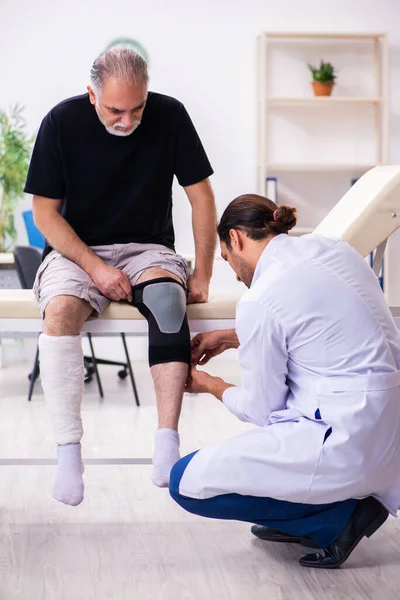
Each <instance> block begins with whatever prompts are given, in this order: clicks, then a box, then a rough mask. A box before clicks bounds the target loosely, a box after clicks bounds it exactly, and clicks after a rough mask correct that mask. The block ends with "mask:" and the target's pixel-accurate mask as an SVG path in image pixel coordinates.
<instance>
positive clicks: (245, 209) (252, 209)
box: [217, 194, 297, 250]
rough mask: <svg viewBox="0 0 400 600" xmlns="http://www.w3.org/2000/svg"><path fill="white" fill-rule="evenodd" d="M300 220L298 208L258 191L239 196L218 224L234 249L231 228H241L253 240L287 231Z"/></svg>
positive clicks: (229, 246)
mask: <svg viewBox="0 0 400 600" xmlns="http://www.w3.org/2000/svg"><path fill="white" fill-rule="evenodd" d="M296 222H297V218H296V209H295V208H291V207H289V206H278V205H276V204H275V202H272V200H269V199H268V198H265V197H264V196H259V195H258V194H243V195H242V196H238V197H237V198H235V199H234V200H232V202H231V203H230V204H228V206H227V207H226V209H225V211H224V213H223V215H222V217H221V220H220V222H219V225H218V229H217V232H218V236H219V239H220V240H221V242H224V243H225V244H226V246H227V248H228V249H229V250H230V249H231V247H232V246H231V239H230V235H229V231H230V230H231V229H238V230H239V231H243V232H244V233H245V234H246V235H247V236H248V237H249V238H250V239H252V240H262V239H264V238H266V237H268V236H270V235H279V234H280V233H287V232H288V231H290V229H292V228H293V227H294V226H295V225H296Z"/></svg>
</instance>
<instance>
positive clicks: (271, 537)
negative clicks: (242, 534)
mask: <svg viewBox="0 0 400 600" xmlns="http://www.w3.org/2000/svg"><path fill="white" fill-rule="evenodd" d="M251 533H252V534H253V535H255V536H256V537H258V538H260V540H267V542H282V543H284V544H301V545H302V546H305V547H306V548H320V546H318V544H317V543H316V542H314V540H312V539H311V538H310V537H308V536H307V537H301V536H297V535H292V534H291V533H285V532H284V531H279V529H272V528H271V527H263V526H262V525H253V527H252V528H251Z"/></svg>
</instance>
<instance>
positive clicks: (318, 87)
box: [308, 60, 336, 96]
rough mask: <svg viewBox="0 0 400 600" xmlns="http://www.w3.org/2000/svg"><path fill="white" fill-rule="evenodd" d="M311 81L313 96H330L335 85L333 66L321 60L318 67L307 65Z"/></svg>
mask: <svg viewBox="0 0 400 600" xmlns="http://www.w3.org/2000/svg"><path fill="white" fill-rule="evenodd" d="M308 68H309V69H310V71H311V73H312V76H313V81H312V86H313V89H314V94H315V96H330V95H331V93H332V90H333V86H334V85H335V79H336V73H335V68H334V67H333V66H332V65H331V63H329V62H324V61H323V60H321V62H320V65H319V67H318V68H317V67H314V66H313V65H310V64H309V65H308Z"/></svg>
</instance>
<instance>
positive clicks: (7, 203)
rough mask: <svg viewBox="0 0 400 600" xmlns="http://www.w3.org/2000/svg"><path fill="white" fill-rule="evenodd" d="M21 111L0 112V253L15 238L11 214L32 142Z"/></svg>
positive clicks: (15, 108)
mask: <svg viewBox="0 0 400 600" xmlns="http://www.w3.org/2000/svg"><path fill="white" fill-rule="evenodd" d="M22 111H23V108H22V107H20V106H18V105H16V106H15V107H14V108H13V109H12V110H11V111H10V112H9V114H7V113H6V112H5V111H3V110H0V252H6V251H7V250H9V249H10V248H11V246H12V245H13V243H14V242H15V238H16V230H15V225H14V212H15V208H16V206H17V202H18V200H19V199H20V198H21V196H22V195H23V189H24V184H25V179H26V175H27V171H28V166H29V157H30V154H31V149H32V143H33V139H32V138H31V137H29V136H28V135H27V133H26V131H25V126H26V123H25V119H24V118H23V116H22Z"/></svg>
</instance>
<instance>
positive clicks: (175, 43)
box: [0, 0, 400, 301]
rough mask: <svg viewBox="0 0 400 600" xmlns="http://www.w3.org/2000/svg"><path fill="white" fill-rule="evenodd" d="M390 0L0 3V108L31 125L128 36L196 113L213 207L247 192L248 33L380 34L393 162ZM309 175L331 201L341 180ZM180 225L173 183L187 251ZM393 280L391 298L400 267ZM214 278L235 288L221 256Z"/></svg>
mask: <svg viewBox="0 0 400 600" xmlns="http://www.w3.org/2000/svg"><path fill="white" fill-rule="evenodd" d="M398 7H399V3H398V1H397V0H380V1H379V2H378V1H375V0H350V1H349V0H336V2H334V3H333V2H332V1H331V0H329V1H328V0H303V1H302V2H299V1H297V0H281V1H280V2H276V0H219V1H218V0H201V1H197V2H195V1H193V0H164V1H163V0H152V1H147V2H146V1H145V0H140V1H139V0H118V2H109V1H106V0H69V1H68V2H65V1H64V0H63V1H62V2H60V1H59V0H35V1H34V2H30V1H28V0H0V56H1V57H2V60H1V78H0V105H1V106H2V107H7V106H9V105H11V104H12V103H15V102H20V103H22V104H24V105H25V106H26V110H25V114H26V117H27V119H28V123H29V129H30V130H31V131H34V130H36V129H37V128H38V126H39V124H40V121H41V118H42V117H43V116H44V114H45V113H46V111H47V110H49V109H50V108H51V107H52V106H53V105H54V104H55V103H57V102H58V101H60V100H62V99H64V98H66V97H68V96H71V95H74V94H79V93H82V92H84V91H85V87H86V85H87V83H88V72H89V69H90V65H91V63H92V61H93V59H94V57H95V56H96V55H97V54H98V53H100V52H101V51H102V50H103V48H104V47H105V45H107V44H108V43H109V42H110V41H111V40H112V39H113V38H115V37H121V36H129V37H133V38H134V39H137V40H138V41H140V42H141V43H142V44H143V45H144V46H145V48H146V49H147V51H148V53H149V57H150V61H149V70H150V76H151V89H154V90H156V91H159V92H163V93H166V94H170V95H173V96H176V97H177V98H179V99H180V100H181V101H183V102H184V104H185V105H186V107H187V109H188V111H189V113H190V114H191V116H192V118H193V120H194V122H195V125H196V127H197V129H198V131H199V133H200V136H201V138H202V140H203V143H204V145H205V147H206V150H207V153H208V155H209V158H210V160H211V162H212V165H213V167H214V170H215V175H214V176H213V178H212V180H213V186H214V189H215V192H216V198H217V203H218V208H219V212H220V213H221V211H222V210H223V208H224V207H225V206H226V204H227V203H228V202H229V201H230V200H231V199H232V198H234V197H235V196H237V195H238V194H241V193H244V192H250V191H255V189H256V169H255V167H256V102H255V95H256V37H257V35H258V34H259V33H261V32H262V31H267V30H269V31H271V30H281V31H282V30H283V31H290V30H294V31H299V30H300V31H321V30H322V31H326V30H334V31H384V32H387V33H388V34H389V41H390V62H391V68H390V94H391V103H390V104H391V117H390V155H389V157H390V161H391V162H393V163H395V162H400V135H399V133H400V108H399V107H400V82H399V65H400V54H399V53H400V49H399V45H400V29H399V27H398V16H397V12H398ZM396 9H397V10H396ZM299 177H300V176H299ZM304 177H307V176H305V175H301V178H304ZM314 184H315V185H317V184H318V185H319V186H320V187H319V188H318V189H319V190H320V191H319V193H320V194H321V196H322V195H325V194H324V192H323V190H324V188H325V189H327V190H328V188H329V197H331V198H333V200H334V199H335V198H337V199H339V198H340V196H341V195H342V193H343V191H344V189H345V187H346V185H347V183H346V184H343V181H339V180H338V179H337V178H336V177H335V176H333V175H329V176H327V177H326V179H324V176H319V178H318V181H317V180H313V181H310V180H308V182H307V185H308V188H313V186H314ZM291 185H292V187H296V177H295V176H292V181H291ZM29 202H30V201H29V199H27V200H25V202H24V204H23V205H21V208H22V207H23V206H25V205H28V204H29ZM300 208H301V207H300ZM189 223H190V212H189V207H188V203H187V201H186V199H185V197H184V194H183V193H182V191H181V190H180V189H177V190H176V194H175V224H176V232H177V248H178V250H179V251H184V252H188V251H191V250H192V249H193V244H192V240H191V236H190V228H189V227H188V226H189ZM19 225H20V227H19V231H20V241H21V242H23V241H24V232H23V228H22V224H21V223H20V224H19ZM399 271H400V270H399ZM398 280H399V283H398V292H399V293H398V294H397V296H400V273H399V276H398ZM214 285H215V286H217V287H221V286H222V285H224V286H225V285H235V283H234V279H233V277H232V276H231V274H230V273H228V270H227V268H226V266H225V265H222V264H221V265H218V266H217V268H216V277H215V278H214ZM399 301H400V297H399Z"/></svg>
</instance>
